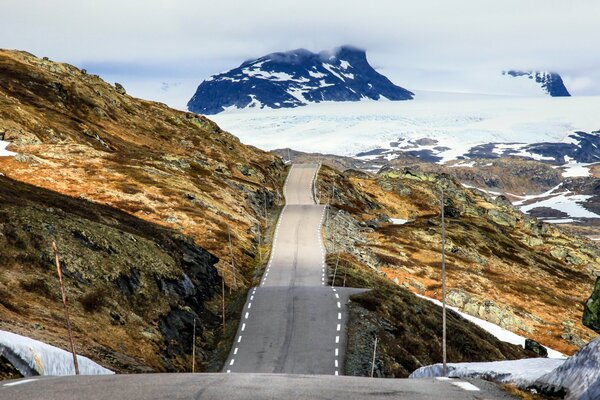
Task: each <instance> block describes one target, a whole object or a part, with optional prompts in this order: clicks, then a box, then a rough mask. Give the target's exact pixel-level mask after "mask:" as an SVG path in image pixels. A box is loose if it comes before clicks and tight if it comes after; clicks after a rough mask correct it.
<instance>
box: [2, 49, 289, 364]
mask: <svg viewBox="0 0 600 400" xmlns="http://www.w3.org/2000/svg"><path fill="white" fill-rule="evenodd" d="M0 140H4V141H8V142H9V143H10V144H9V146H8V150H11V151H13V152H15V153H17V154H16V155H15V156H13V157H0V173H1V174H2V175H3V177H2V179H1V180H0V197H1V198H2V202H1V203H2V204H1V207H0V212H1V213H2V222H1V224H0V233H2V236H0V248H2V254H3V257H2V261H0V271H1V272H2V273H0V287H1V288H2V290H0V292H1V293H2V301H0V329H4V330H9V331H13V332H17V333H20V334H23V335H26V336H30V337H33V338H35V339H38V340H41V341H44V342H47V343H50V344H53V345H57V346H59V347H63V348H64V344H65V329H64V323H63V319H62V318H61V317H60V312H59V310H60V296H59V293H57V292H56V287H57V286H56V279H55V278H54V276H53V273H54V272H53V271H54V269H53V268H54V267H53V265H52V263H51V261H52V257H51V242H52V241H53V240H54V241H56V242H57V244H58V245H59V248H60V252H61V256H62V258H63V262H64V265H65V269H66V276H65V279H66V281H65V284H66V287H67V292H68V295H69V297H70V298H71V303H72V307H73V316H72V318H73V320H74V329H75V332H76V342H77V345H78V346H80V347H79V348H80V350H81V353H82V354H83V355H87V356H90V357H91V358H93V359H95V360H97V361H98V362H99V363H101V364H102V365H104V366H106V367H108V368H111V369H113V370H116V371H146V370H153V371H175V370H189V369H190V353H191V336H190V335H191V329H192V324H193V318H194V317H197V326H198V341H197V346H198V354H199V361H198V365H197V370H217V369H219V368H220V361H219V357H221V356H222V355H223V354H222V353H223V352H227V351H228V350H229V344H228V343H227V340H226V339H227V338H228V335H229V334H231V335H232V334H233V333H234V332H235V328H236V325H237V321H236V320H235V312H236V310H237V308H239V307H241V305H242V304H243V301H242V304H239V301H238V299H240V298H242V299H243V298H245V297H244V296H245V288H247V287H248V285H251V284H253V279H254V274H255V272H256V271H255V270H256V266H257V265H258V252H257V244H258V243H257V235H258V230H259V229H261V230H262V231H263V232H262V233H263V235H264V236H267V237H268V235H267V231H266V229H267V227H269V228H270V225H268V224H266V223H265V222H266V221H270V219H271V218H272V217H273V216H274V215H276V214H277V210H278V208H277V207H278V205H279V204H280V203H281V191H280V188H281V186H282V182H283V179H284V177H285V173H286V172H285V167H284V164H283V162H282V161H281V160H280V159H279V158H278V157H276V156H273V155H271V154H268V153H265V152H262V151H260V150H258V149H256V148H253V147H249V146H245V145H243V144H241V143H240V142H239V140H238V139H237V138H235V137H234V136H232V135H231V134H229V133H227V132H224V131H222V130H221V129H219V127H218V126H217V125H215V124H214V123H213V122H211V121H209V120H208V119H206V118H204V117H201V116H198V115H196V114H192V113H185V112H179V111H175V110H172V109H169V108H168V107H167V106H165V105H163V104H160V103H155V102H150V101H144V100H140V99H136V98H133V97H130V96H129V95H127V94H126V89H125V88H123V86H121V85H119V84H115V85H114V86H113V85H110V84H108V83H106V82H104V81H103V80H101V79H100V78H99V77H98V76H94V75H89V74H88V73H87V72H86V71H85V70H80V69H78V68H76V67H74V66H71V65H68V64H61V63H56V62H53V61H50V60H48V59H42V58H37V57H35V56H33V55H31V54H28V53H25V52H19V51H5V50H2V51H0ZM262 244H263V247H264V248H263V254H264V253H265V252H266V251H267V250H268V246H267V245H265V242H264V241H263V242H262ZM221 279H224V281H225V282H224V283H225V289H226V290H225V295H226V299H225V300H226V304H227V308H228V309H227V310H226V314H229V315H228V316H229V317H230V318H228V319H227V321H228V324H227V326H226V327H225V331H224V332H223V330H222V328H219V321H220V318H221V311H220V308H221V300H222V298H221V291H222V287H221ZM232 332H233V333H232Z"/></svg>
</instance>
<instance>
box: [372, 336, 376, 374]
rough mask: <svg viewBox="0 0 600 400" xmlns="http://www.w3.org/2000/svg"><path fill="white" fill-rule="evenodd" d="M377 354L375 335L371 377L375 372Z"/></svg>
mask: <svg viewBox="0 0 600 400" xmlns="http://www.w3.org/2000/svg"><path fill="white" fill-rule="evenodd" d="M376 355H377V336H375V343H374V344H373V362H371V378H372V377H373V374H374V373H375V356H376Z"/></svg>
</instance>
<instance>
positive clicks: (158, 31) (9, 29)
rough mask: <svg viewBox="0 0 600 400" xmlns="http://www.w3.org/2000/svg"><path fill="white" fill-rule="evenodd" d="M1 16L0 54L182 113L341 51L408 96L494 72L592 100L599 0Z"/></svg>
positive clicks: (224, 3)
mask: <svg viewBox="0 0 600 400" xmlns="http://www.w3.org/2000/svg"><path fill="white" fill-rule="evenodd" d="M0 14H1V15H2V16H3V18H2V24H0V47H2V48H14V49H21V50H27V51H29V52H32V53H34V54H36V55H38V56H40V57H41V56H48V57H50V58H51V59H53V60H57V61H66V62H69V63H72V64H75V65H77V66H79V67H82V68H87V69H88V70H89V71H90V72H92V73H98V74H100V75H101V76H102V77H103V78H105V79H106V80H108V81H111V82H113V81H115V80H119V81H120V82H121V83H123V84H124V85H125V87H126V88H128V89H129V91H130V92H131V93H133V94H136V95H139V96H141V97H146V98H153V99H156V100H161V101H165V102H167V103H169V104H170V105H173V106H177V107H179V108H182V107H183V106H184V104H185V102H186V101H187V99H189V97H191V95H192V94H193V92H194V90H195V87H196V86H197V85H198V84H199V83H200V82H201V81H202V80H203V79H205V78H207V77H208V76H210V75H211V74H214V73H218V72H222V71H224V70H228V69H230V68H233V67H235V66H237V65H239V64H240V63H241V62H242V61H244V60H246V59H249V58H256V57H259V56H262V55H265V54H267V53H269V52H273V51H283V50H289V49H294V48H299V47H304V48H307V49H309V50H313V51H320V50H328V49H333V48H334V47H337V46H340V45H342V44H351V45H354V46H358V47H362V48H364V49H366V50H367V56H368V58H369V60H370V62H371V64H372V65H373V66H374V67H376V68H378V70H379V71H380V72H381V73H384V74H385V75H387V76H388V77H389V78H390V79H391V80H392V81H393V82H394V83H396V84H398V85H400V86H403V87H406V88H408V89H412V90H418V89H428V90H457V91H478V90H485V88H484V87H483V86H485V84H484V83H482V82H485V81H486V77H488V76H490V74H496V73H499V72H500V71H502V70H503V69H508V68H519V69H543V70H552V71H557V72H559V73H561V75H563V78H564V79H565V81H566V83H567V86H568V88H569V90H570V91H571V92H572V93H573V94H575V95H589V94H600V31H599V30H598V16H600V1H596V0H569V1H565V0H529V1H528V0H503V1H493V0H452V1H448V0H410V1H409V0H389V1H387V0H362V1H357V0H343V1H342V0H339V1H337V0H336V1H331V0H330V1H327V0H318V1H317V0H294V1H286V0H278V1H267V0H252V1H241V0H238V1H232V0H218V1H212V0H199V1H194V0H162V1H159V0H0ZM482 85H483V86H482Z"/></svg>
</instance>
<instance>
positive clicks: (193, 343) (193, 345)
mask: <svg viewBox="0 0 600 400" xmlns="http://www.w3.org/2000/svg"><path fill="white" fill-rule="evenodd" d="M194 372H196V317H194V333H193V334H192V373H194Z"/></svg>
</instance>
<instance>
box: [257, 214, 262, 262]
mask: <svg viewBox="0 0 600 400" xmlns="http://www.w3.org/2000/svg"><path fill="white" fill-rule="evenodd" d="M261 231H262V224H261V223H260V221H258V261H259V262H260V265H262V232H261Z"/></svg>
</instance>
